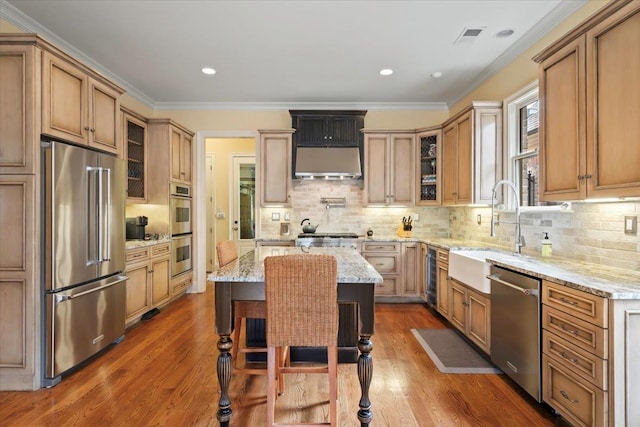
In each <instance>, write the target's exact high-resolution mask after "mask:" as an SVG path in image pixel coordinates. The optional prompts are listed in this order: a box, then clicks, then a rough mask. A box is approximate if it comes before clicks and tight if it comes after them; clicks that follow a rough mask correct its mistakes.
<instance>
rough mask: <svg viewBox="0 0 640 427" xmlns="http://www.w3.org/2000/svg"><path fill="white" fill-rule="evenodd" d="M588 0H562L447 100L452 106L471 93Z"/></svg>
mask: <svg viewBox="0 0 640 427" xmlns="http://www.w3.org/2000/svg"><path fill="white" fill-rule="evenodd" d="M587 1H588V0H563V1H562V2H560V3H559V4H558V5H557V6H556V7H555V8H553V10H551V11H550V12H549V13H547V14H546V15H545V16H544V18H542V19H541V20H540V21H538V22H537V23H536V24H535V25H534V26H533V27H531V28H530V29H529V31H527V32H526V33H524V35H523V36H522V37H520V38H519V39H518V40H516V41H515V42H514V43H513V44H512V45H511V46H509V48H507V49H506V50H505V51H504V52H502V54H500V55H499V56H498V57H497V58H496V59H495V60H493V62H491V64H489V65H487V66H486V67H485V68H484V69H483V70H482V71H481V72H480V74H478V76H477V77H476V78H475V79H474V81H473V83H471V85H470V86H469V87H468V88H467V89H466V90H465V91H464V92H463V93H462V94H460V96H457V97H455V98H454V99H451V100H449V101H447V104H448V105H449V106H450V107H452V106H454V105H455V104H456V103H458V102H459V101H460V100H461V99H463V98H464V97H466V96H467V95H469V94H470V93H471V92H472V91H473V90H475V89H476V88H478V87H479V86H480V85H481V84H482V83H484V82H485V81H486V80H487V79H488V78H489V77H492V76H493V75H495V74H496V73H497V72H498V71H500V70H501V69H502V68H504V67H505V66H506V65H508V64H510V63H511V62H513V61H514V60H515V59H516V58H517V57H518V56H520V55H522V54H523V53H524V52H525V51H526V50H527V49H529V48H530V47H531V46H533V45H534V44H535V43H536V42H537V41H538V40H540V39H541V38H542V37H544V36H545V35H546V34H547V33H548V32H549V31H551V30H553V29H554V28H555V27H557V26H558V25H560V23H561V22H563V21H564V20H565V19H567V18H568V17H569V16H571V15H573V14H574V13H575V12H577V11H578V9H580V8H581V7H582V6H584V5H585V4H586V3H587Z"/></svg>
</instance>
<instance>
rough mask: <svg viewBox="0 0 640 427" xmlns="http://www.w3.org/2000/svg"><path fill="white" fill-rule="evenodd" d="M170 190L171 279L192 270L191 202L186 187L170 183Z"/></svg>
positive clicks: (189, 189) (189, 193) (189, 188)
mask: <svg viewBox="0 0 640 427" xmlns="http://www.w3.org/2000/svg"><path fill="white" fill-rule="evenodd" d="M170 189H171V192H170V199H169V206H170V209H171V212H170V218H171V277H175V276H178V275H180V274H182V273H186V272H187V271H191V270H192V268H193V266H192V259H193V250H192V249H193V238H192V232H193V229H192V223H193V200H192V199H191V187H190V186H188V185H184V184H179V183H175V182H172V183H171V186H170Z"/></svg>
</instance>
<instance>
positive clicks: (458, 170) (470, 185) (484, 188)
mask: <svg viewBox="0 0 640 427" xmlns="http://www.w3.org/2000/svg"><path fill="white" fill-rule="evenodd" d="M442 135H443V136H442V150H441V151H442V153H441V155H440V156H441V158H442V204H443V205H459V204H471V203H474V204H476V203H491V190H492V189H493V186H494V184H495V183H496V182H497V181H498V180H500V179H501V176H502V108H501V103H499V102H474V103H473V104H472V105H471V106H469V107H467V108H466V109H464V110H463V111H461V112H460V113H458V114H457V115H455V116H454V117H452V118H451V119H449V120H448V121H447V122H445V123H444V124H443V132H442Z"/></svg>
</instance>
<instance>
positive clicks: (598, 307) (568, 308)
mask: <svg viewBox="0 0 640 427" xmlns="http://www.w3.org/2000/svg"><path fill="white" fill-rule="evenodd" d="M542 303H543V304H546V305H548V306H551V307H554V308H557V309H558V310H561V311H563V312H565V313H567V314H570V315H572V316H575V317H577V318H579V319H582V320H585V321H587V322H590V323H593V324H595V325H598V326H600V327H601V328H606V327H607V318H608V317H609V316H608V312H607V307H608V305H607V299H606V298H602V297H599V296H596V295H592V294H589V293H587V292H582V291H579V290H577V289H572V288H569V287H566V286H562V285H558V284H556V283H553V282H549V281H547V280H545V281H544V282H543V284H542Z"/></svg>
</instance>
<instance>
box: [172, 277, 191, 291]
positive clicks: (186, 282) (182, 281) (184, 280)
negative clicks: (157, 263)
mask: <svg viewBox="0 0 640 427" xmlns="http://www.w3.org/2000/svg"><path fill="white" fill-rule="evenodd" d="M192 281H193V275H192V274H189V275H188V276H187V277H179V278H178V279H176V280H172V281H171V295H172V296H173V295H176V294H179V293H180V292H184V291H186V290H187V288H188V287H189V286H191V282H192Z"/></svg>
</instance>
